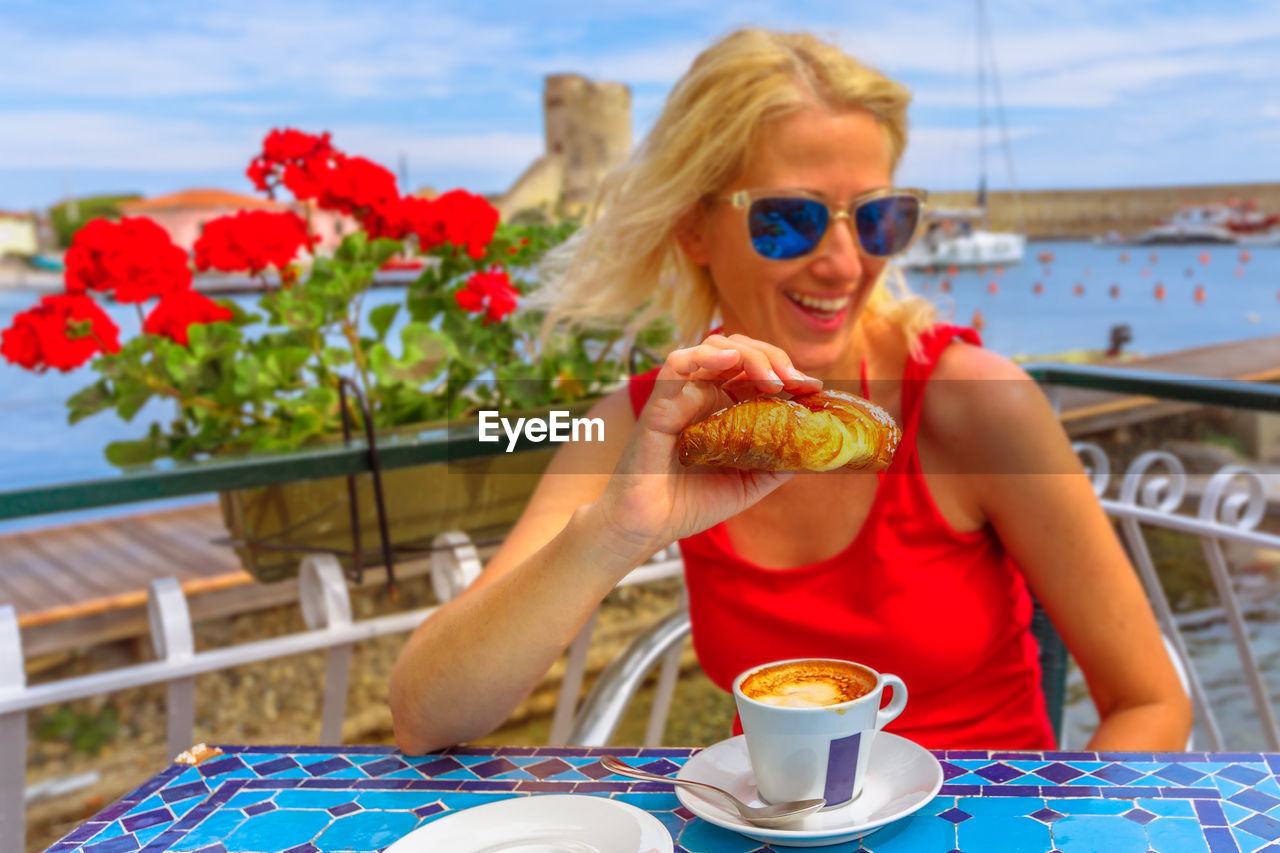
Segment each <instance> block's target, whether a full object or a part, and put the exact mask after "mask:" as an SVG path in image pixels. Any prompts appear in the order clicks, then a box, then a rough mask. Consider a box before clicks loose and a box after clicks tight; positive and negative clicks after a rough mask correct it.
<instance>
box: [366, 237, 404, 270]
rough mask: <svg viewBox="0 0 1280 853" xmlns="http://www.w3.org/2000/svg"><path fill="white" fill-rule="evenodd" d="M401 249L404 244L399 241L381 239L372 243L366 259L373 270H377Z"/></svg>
mask: <svg viewBox="0 0 1280 853" xmlns="http://www.w3.org/2000/svg"><path fill="white" fill-rule="evenodd" d="M403 248H404V243H402V242H401V241H399V240H390V239H387V238H386V237H382V238H379V239H377V240H374V241H373V245H371V246H370V247H369V252H368V258H369V260H370V261H371V262H372V263H373V266H374V268H375V269H377V268H380V267H381V266H382V265H383V264H385V263H386V262H387V261H388V260H390V259H391V258H392V257H393V256H394V255H395V254H396V253H397V252H399V251H400V250H402V249H403Z"/></svg>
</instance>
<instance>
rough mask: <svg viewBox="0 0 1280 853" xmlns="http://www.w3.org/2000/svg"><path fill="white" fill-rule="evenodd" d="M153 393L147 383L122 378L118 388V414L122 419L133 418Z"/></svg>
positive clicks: (129, 419) (128, 419)
mask: <svg viewBox="0 0 1280 853" xmlns="http://www.w3.org/2000/svg"><path fill="white" fill-rule="evenodd" d="M151 395H152V392H151V390H150V389H149V388H147V387H146V386H145V385H142V384H140V383H136V382H134V381H132V380H126V379H123V378H122V379H121V380H120V383H119V386H118V387H117V388H116V414H118V415H119V416H120V418H121V419H122V420H126V421H131V420H133V416H134V415H136V414H138V410H139V409H141V408H142V407H143V406H145V405H146V404H147V401H148V400H150V399H151Z"/></svg>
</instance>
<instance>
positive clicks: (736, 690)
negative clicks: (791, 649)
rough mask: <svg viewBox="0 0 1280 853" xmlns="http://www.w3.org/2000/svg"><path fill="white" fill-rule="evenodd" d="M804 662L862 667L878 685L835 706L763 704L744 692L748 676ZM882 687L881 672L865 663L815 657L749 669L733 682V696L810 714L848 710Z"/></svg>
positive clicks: (765, 706)
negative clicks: (771, 668)
mask: <svg viewBox="0 0 1280 853" xmlns="http://www.w3.org/2000/svg"><path fill="white" fill-rule="evenodd" d="M803 661H820V662H823V663H843V664H849V665H851V666H856V667H861V668H862V669H865V670H866V671H867V672H869V673H871V674H872V675H874V676H875V677H876V683H875V686H874V687H872V688H871V689H870V690H868V691H867V692H866V693H864V694H862V695H861V696H859V697H858V698H857V699H849V700H846V701H844V702H836V703H835V704H833V705H813V706H809V707H805V706H795V705H774V704H773V703H771V702H761V701H760V700H759V699H756V698H753V697H751V696H748V695H747V694H745V693H743V692H742V682H743V681H745V680H746V679H747V676H749V675H751V674H753V673H756V672H759V671H760V670H762V669H765V668H767V667H771V666H783V665H785V664H789V663H802V662H803ZM882 686H884V676H882V675H881V674H880V671H879V670H877V669H873V668H872V667H869V666H867V665H866V664H865V663H858V662H857V661H856V660H845V659H844V658H815V657H804V658H787V659H786V660H774V661H768V662H766V663H762V664H758V665H756V666H752V667H748V668H747V669H744V670H743V671H742V672H740V673H738V677H737V678H735V679H734V680H733V695H734V697H735V698H741V699H745V700H746V701H748V702H750V703H752V704H753V705H759V706H761V707H763V708H778V709H782V710H785V711H787V712H792V711H794V712H798V713H808V712H813V713H820V712H823V711H830V710H831V709H832V708H846V707H849V706H851V705H856V704H858V703H859V702H865V701H867V700H869V699H871V697H872V696H875V695H878V691H879V690H880V688H881V687H882Z"/></svg>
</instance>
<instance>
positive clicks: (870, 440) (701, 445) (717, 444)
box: [677, 391, 902, 471]
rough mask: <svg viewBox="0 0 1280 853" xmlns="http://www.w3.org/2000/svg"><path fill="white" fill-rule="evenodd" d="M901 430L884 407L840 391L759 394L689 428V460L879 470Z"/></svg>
mask: <svg viewBox="0 0 1280 853" xmlns="http://www.w3.org/2000/svg"><path fill="white" fill-rule="evenodd" d="M901 437H902V431H901V430H900V429H899V428H898V425H897V423H895V422H894V420H893V418H892V416H890V414H889V413H888V412H886V411H885V410H884V409H882V408H880V407H879V406H877V405H875V404H874V403H872V402H870V401H869V400H864V399H862V398H861V397H857V396H854V395H853V394H848V393H846V392H843V391H820V392H818V393H816V394H805V395H803V396H800V397H796V398H794V399H791V400H781V399H778V398H777V397H759V398H757V399H755V400H746V401H744V402H741V403H737V404H735V405H733V406H729V407H728V408H725V409H721V410H720V411H718V412H716V413H715V414H713V415H711V416H710V417H708V418H707V419H706V420H703V421H699V422H698V423H695V424H691V425H689V426H688V427H685V429H684V431H683V432H681V433H680V441H679V444H678V447H677V452H678V455H679V459H680V462H681V463H682V464H684V465H710V466H713V467H721V468H743V469H748V470H761V471H803V470H807V471H831V470H834V469H836V468H842V467H843V468H851V469H853V470H856V471H860V470H879V469H881V468H884V467H885V466H887V465H888V464H889V462H890V461H892V459H893V454H894V451H895V450H897V448H898V441H899V439H900V438H901Z"/></svg>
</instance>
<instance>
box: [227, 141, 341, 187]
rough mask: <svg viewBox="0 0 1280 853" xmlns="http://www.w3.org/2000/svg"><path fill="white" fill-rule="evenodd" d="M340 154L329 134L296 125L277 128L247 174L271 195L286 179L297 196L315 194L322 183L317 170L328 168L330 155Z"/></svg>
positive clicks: (257, 185)
mask: <svg viewBox="0 0 1280 853" xmlns="http://www.w3.org/2000/svg"><path fill="white" fill-rule="evenodd" d="M335 156H341V154H340V152H338V151H337V150H335V149H334V147H333V146H332V145H331V144H329V134H328V133H322V134H319V135H313V134H310V133H303V132H302V131H300V130H294V129H293V128H285V129H283V130H280V129H278V128H277V129H275V130H272V131H271V132H270V133H268V134H267V136H266V139H264V140H262V153H261V154H259V155H258V156H257V157H255V158H253V160H252V161H251V162H250V163H249V168H248V169H247V170H246V172H245V174H247V175H248V176H249V180H251V181H253V185H254V186H255V187H257V188H258V189H259V190H260V191H262V192H265V193H267V194H268V195H271V194H273V193H274V191H275V188H276V186H277V185H279V184H280V183H284V185H285V186H286V187H288V188H289V191H290V192H292V193H293V194H294V197H295V198H297V199H298V200H300V201H301V200H304V199H309V198H315V197H316V195H318V194H319V192H320V189H321V187H322V185H321V184H320V183H317V182H316V180H315V178H314V177H313V175H314V174H318V173H322V172H323V171H324V170H325V168H327V166H328V163H329V159H330V158H331V157H335Z"/></svg>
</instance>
